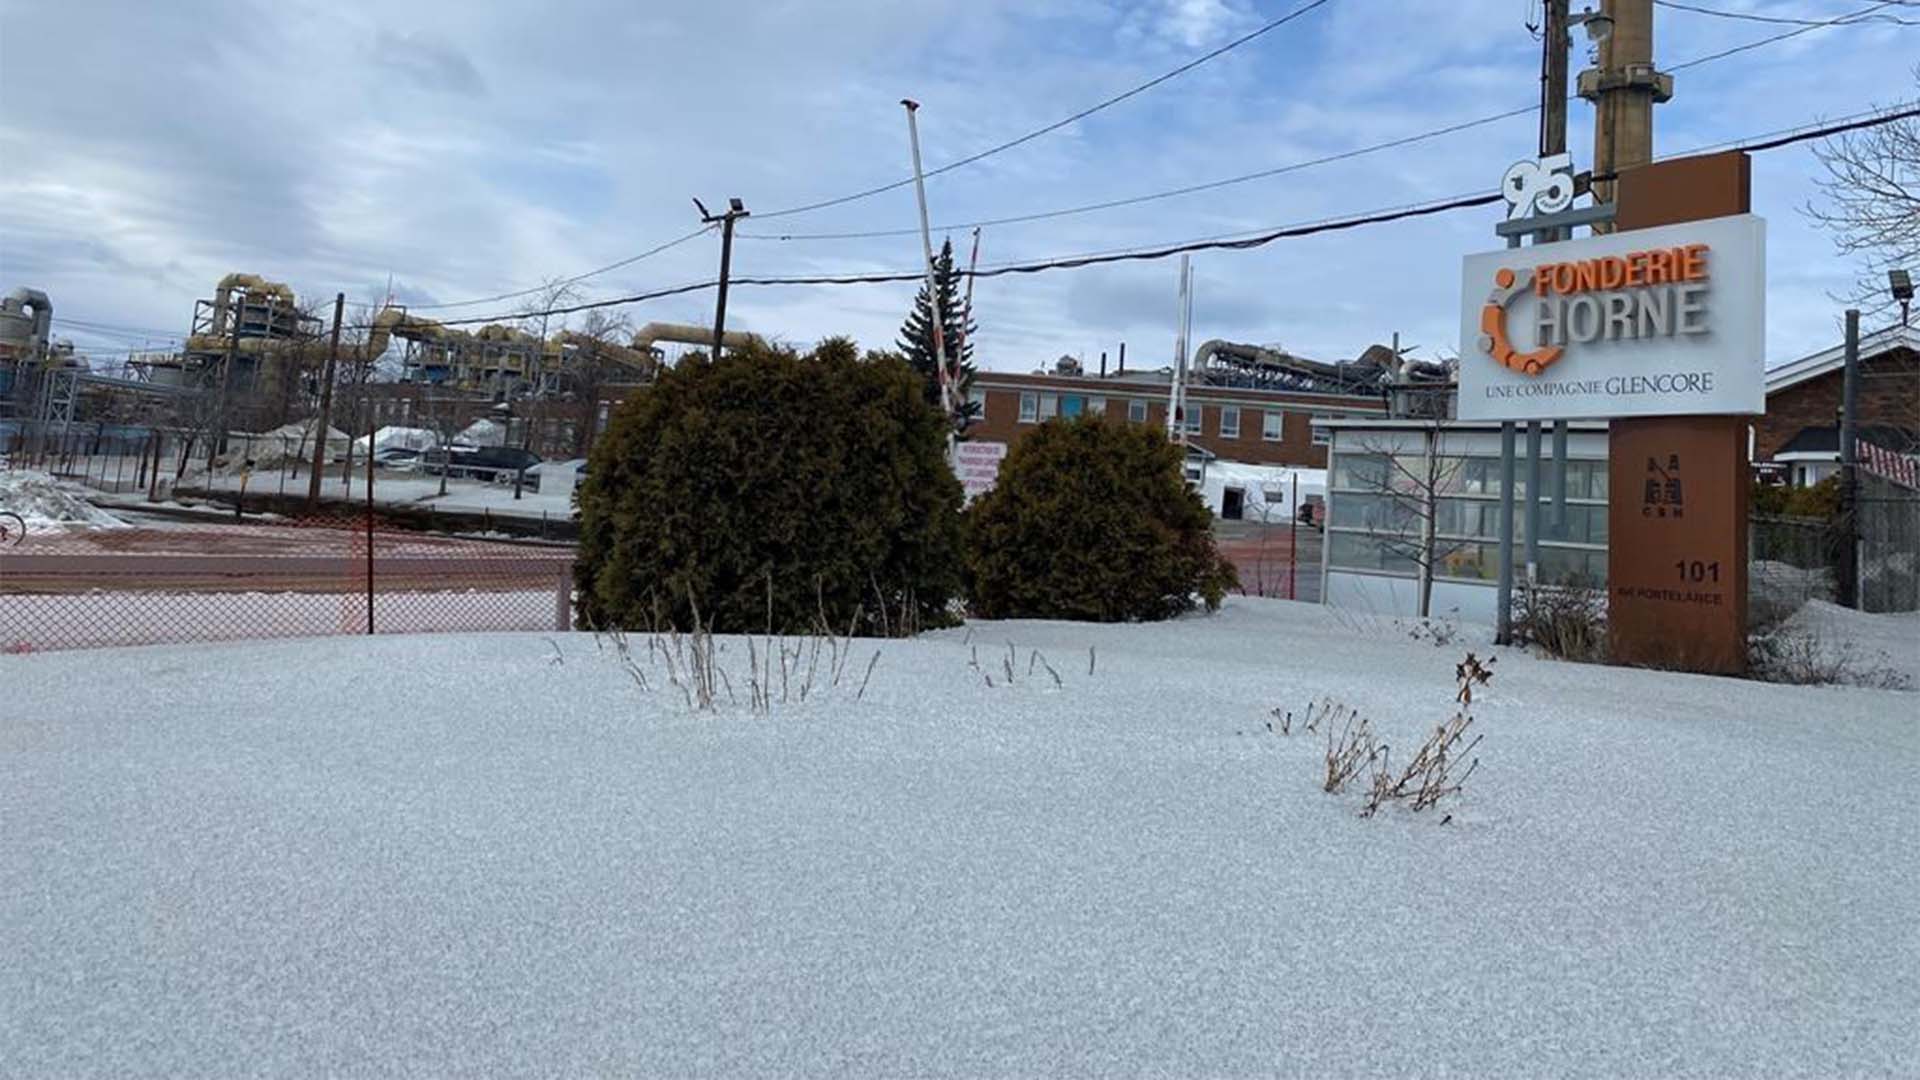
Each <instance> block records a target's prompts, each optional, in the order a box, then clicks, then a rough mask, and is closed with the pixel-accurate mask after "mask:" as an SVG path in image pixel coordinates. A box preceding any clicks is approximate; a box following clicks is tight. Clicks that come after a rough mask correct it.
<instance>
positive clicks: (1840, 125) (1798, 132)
mask: <svg viewBox="0 0 1920 1080" xmlns="http://www.w3.org/2000/svg"><path fill="white" fill-rule="evenodd" d="M1913 117H1920V103H1909V104H1908V105H1906V106H1904V107H1901V108H1899V109H1896V110H1894V111H1888V112H1880V113H1877V114H1875V115H1872V116H1869V117H1866V118H1863V119H1854V120H1848V121H1843V122H1828V123H1824V124H1821V125H1819V126H1809V127H1803V128H1800V129H1788V133H1785V134H1770V135H1763V136H1759V137H1758V139H1759V141H1754V140H1753V139H1752V138H1749V139H1746V140H1736V141H1734V142H1732V143H1729V144H1720V145H1719V146H1716V147H1710V148H1715V149H1717V148H1720V147H1722V146H1724V147H1725V148H1727V149H1738V150H1744V151H1747V152H1750V153H1752V152H1759V151H1765V150H1774V149H1778V148H1780V147H1783V146H1789V145H1792V144H1795V143H1801V142H1808V141H1811V140H1814V139H1823V138H1827V137H1830V136H1833V135H1838V134H1843V133H1845V132H1849V131H1858V130H1861V129H1863V128H1869V127H1878V126H1880V125H1883V124H1889V123H1892V122H1894V121H1896V120H1905V119H1910V118H1913ZM1698 152H1700V150H1699V149H1695V150H1689V151H1687V152H1686V154H1684V155H1664V156H1663V157H1661V158H1660V159H1659V160H1670V159H1671V158H1673V157H1678V156H1687V155H1691V154H1694V153H1698ZM1502 198H1503V196H1502V195H1501V194H1500V193H1499V192H1497V191H1495V192H1482V193H1476V194H1469V195H1461V196H1456V197H1453V198H1449V199H1444V200H1440V201H1437V202H1429V203H1419V204H1414V205H1410V206H1403V207H1396V208H1392V209H1388V210H1379V211H1370V212H1366V213H1362V214H1358V215H1354V216H1349V217H1343V218H1333V219H1326V220H1322V221H1317V222H1311V223H1307V224H1302V225H1287V226H1281V227H1278V228H1272V229H1267V230H1264V231H1260V232H1254V233H1249V234H1242V235H1235V234H1228V235H1226V236H1220V237H1208V238H1203V239H1199V240H1189V241H1182V242H1176V243H1172V244H1165V245H1159V246H1152V247H1140V248H1127V249H1121V250H1118V251H1108V252H1095V253H1089V254H1084V255H1073V256H1063V257H1056V258H1049V259H1040V260H1031V261H1027V262H1015V263H1006V264H1002V265H999V266H990V267H984V268H979V269H975V270H971V271H966V270H961V271H956V273H957V274H959V275H960V276H964V277H973V278H990V277H1001V276H1004V275H1008V274H1035V273H1041V272H1044V271H1048V270H1073V269H1080V268H1083V267H1087V266H1098V265H1104V264H1107V263H1119V262H1134V261H1144V260H1152V259H1162V258H1166V257H1168V256H1171V255H1178V254H1181V253H1183V252H1195V251H1209V250H1212V251H1221V250H1229V251H1243V250H1247V249H1250V248H1257V247H1262V246H1265V245H1266V244H1270V243H1273V242H1274V241H1276V240H1283V239H1293V238H1298V237H1304V236H1312V235H1317V234H1321V233H1328V232H1340V231H1345V230H1348V229H1355V228H1360V227H1363V226H1367V225H1378V224H1384V223H1388V222H1393V221H1400V220H1405V219H1408V218H1416V217H1428V216H1432V215H1436V214H1443V213H1448V212H1451V211H1454V210H1462V209H1468V208H1471V207H1476V206H1486V205H1489V204H1491V203H1495V202H1499V201H1501V200H1502ZM925 274H926V271H925V269H924V268H916V269H913V270H900V271H883V272H878V273H872V274H842V275H814V276H783V277H746V278H739V277H736V278H734V279H733V283H734V284H736V285H765V286H776V285H875V284H890V283H904V282H914V281H920V280H922V279H923V278H924V276H925ZM716 284H718V283H717V282H716V281H700V282H692V283H689V284H685V285H676V286H673V287H671V288H666V289H656V290H653V291H651V292H644V293H637V294H634V295H632V296H620V297H613V298H610V299H606V300H596V301H591V302H588V303H581V304H571V305H567V306H565V307H555V308H551V309H548V310H546V311H536V312H530V313H528V312H522V313H519V314H520V315H527V314H532V315H570V314H573V313H575V312H580V311H591V310H595V309H598V308H607V307H620V306H625V305H628V304H636V303H641V302H643V301H647V300H657V299H661V298H664V297H668V296H678V295H682V294H685V293H691V292H698V291H701V290H703V289H711V288H713V287H714V286H715V285H716ZM503 317H513V316H500V315H493V316H475V317H470V318H465V319H449V320H445V321H444V322H443V324H442V325H448V326H456V325H465V324H471V323H483V322H493V321H498V320H499V319H501V318H503ZM356 329H365V327H364V326H359V327H356Z"/></svg>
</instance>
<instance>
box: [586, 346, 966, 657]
mask: <svg viewBox="0 0 1920 1080" xmlns="http://www.w3.org/2000/svg"><path fill="white" fill-rule="evenodd" d="M945 453H946V429H945V423H944V420H943V418H942V417H941V415H940V412H939V410H938V409H936V408H934V407H932V406H930V405H928V404H927V402H926V400H925V396H924V393H923V390H922V386H921V380H920V378H919V377H918V376H917V375H916V374H915V373H914V372H913V371H912V369H910V368H909V367H908V366H907V365H906V364H905V363H904V362H903V361H902V360H900V359H899V358H898V357H895V356H891V355H887V354H874V353H870V354H868V355H867V356H866V357H865V358H862V357H860V356H859V354H858V352H857V350H856V349H855V347H854V345H853V343H852V342H850V341H847V340H845V339H839V338H834V339H828V340H827V341H824V342H822V343H821V344H820V345H819V346H818V347H817V348H815V349H814V350H813V351H812V352H809V353H807V354H805V355H801V354H799V353H796V352H795V351H793V350H791V349H786V348H776V347H759V346H756V347H748V348H741V349H734V350H729V351H728V352H727V353H726V355H724V356H723V357H722V358H721V359H719V360H717V361H716V360H712V359H710V358H708V357H707V356H706V355H705V354H694V355H692V356H689V357H687V358H685V359H683V360H682V361H681V362H680V363H679V364H677V365H676V366H674V367H673V368H671V369H668V370H665V371H663V372H662V373H661V375H660V377H659V380H658V381H657V382H655V383H654V384H652V385H650V386H648V387H646V388H645V389H643V390H641V391H640V392H638V393H636V394H635V395H634V396H633V397H631V398H629V399H628V400H627V402H626V403H625V404H623V405H622V406H621V407H620V409H619V410H618V412H617V413H616V414H615V415H614V416H613V417H612V418H611V421H610V423H609V425H608V429H607V432H606V434H605V436H604V437H602V438H601V439H600V441H599V442H598V443H597V444H596V445H595V447H594V449H593V453H592V455H591V457H590V458H589V462H588V467H587V474H586V477H585V478H584V479H583V480H582V482H581V485H580V489H579V493H578V495H577V496H576V503H577V508H578V514H579V519H580V549H579V557H578V561H577V562H576V564H575V567H574V581H575V584H576V586H577V587H578V591H579V599H578V611H579V615H580V619H581V622H582V624H583V625H585V626H588V627H592V628H595V629H609V628H614V627H620V628H627V629H633V628H652V627H659V628H665V627H666V626H668V625H671V626H674V627H678V628H681V629H688V628H690V627H691V626H692V625H693V622H694V619H695V609H696V605H697V609H698V618H699V619H700V621H701V623H702V625H705V626H709V627H711V628H712V629H713V630H715V631H716V632H720V633H760V632H765V631H766V630H767V629H768V626H769V622H771V627H772V630H773V631H774V632H777V633H801V632H806V631H809V630H813V629H816V628H817V626H818V623H819V622H820V621H821V620H822V619H823V618H824V620H825V621H826V622H827V623H828V624H830V625H831V626H832V627H833V628H834V629H835V631H836V632H839V633H845V632H846V629H847V627H848V626H849V625H850V623H853V622H854V621H856V620H857V621H858V623H859V624H860V632H861V633H869V632H873V633H879V632H885V633H894V634H898V633H910V632H912V631H913V630H915V629H918V628H921V627H925V626H930V625H943V624H945V623H946V622H949V621H951V615H950V614H949V609H950V606H951V604H952V602H953V601H954V599H955V598H956V596H957V595H958V593H959V590H960V586H961V581H962V562H961V548H960V516H959V509H960V501H961V491H960V484H959V481H958V480H956V479H954V476H953V472H952V470H951V469H950V468H949V467H948V466H947V463H946V458H945ZM769 593H771V599H769ZM769 605H771V619H769Z"/></svg>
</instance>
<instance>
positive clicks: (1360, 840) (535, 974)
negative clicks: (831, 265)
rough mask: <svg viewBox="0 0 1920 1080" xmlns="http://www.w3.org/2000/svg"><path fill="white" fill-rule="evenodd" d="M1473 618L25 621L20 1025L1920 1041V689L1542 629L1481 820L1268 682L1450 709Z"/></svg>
mask: <svg viewBox="0 0 1920 1080" xmlns="http://www.w3.org/2000/svg"><path fill="white" fill-rule="evenodd" d="M1900 630H1901V628H1900V627H1898V626H1894V627H1893V628H1892V630H1890V631H1889V633H1888V636H1887V638H1886V640H1887V641H1888V642H1890V643H1892V644H1893V645H1895V646H1896V647H1899V646H1902V645H1904V646H1905V647H1906V649H1907V650H1908V659H1909V660H1911V659H1912V650H1913V649H1914V648H1916V647H1920V646H1916V644H1915V642H1914V640H1913V638H1912V637H1906V638H1904V640H1902V637H1901V634H1900ZM1466 633H1468V634H1471V633H1473V632H1472V631H1467V632H1466ZM969 636H970V637H971V641H969ZM1008 641H1012V642H1013V643H1014V646H1015V651H1016V660H1015V661H1014V664H1013V666H1014V668H1015V669H1016V675H1017V677H1016V679H1015V681H1014V683H1013V684H1012V685H1010V686H1009V685H1005V680H1004V677H1003V676H1004V671H1001V673H1000V675H999V676H996V678H995V680H994V681H995V683H996V684H998V685H995V686H993V687H991V688H990V687H988V686H987V685H986V683H985V681H984V680H983V679H982V677H981V676H980V675H979V674H978V673H976V672H975V671H974V670H972V669H971V668H970V667H969V659H970V656H971V655H972V653H973V650H974V648H975V647H976V646H977V647H978V650H979V654H980V658H981V662H982V665H983V666H985V667H987V668H989V669H999V668H1000V666H1001V662H1000V657H1001V656H1002V655H1004V652H1005V650H1006V648H1007V645H1006V643H1007V642H1008ZM556 647H557V649H558V650H559V658H558V659H556V658H555V649H556ZM1467 647H1471V648H1475V649H1479V650H1481V651H1482V652H1483V653H1484V651H1485V650H1484V643H1483V642H1474V643H1468V644H1464V645H1462V644H1456V645H1453V646H1449V647H1446V648H1437V647H1435V646H1433V645H1431V644H1426V643H1422V642H1419V641H1415V640H1412V639H1410V638H1409V637H1408V636H1407V633H1406V628H1405V627H1402V626H1399V625H1396V624H1394V623H1392V622H1389V621H1385V620H1364V619H1355V618H1354V617H1353V616H1351V614H1348V615H1347V616H1346V617H1344V618H1342V617H1339V616H1337V615H1336V614H1335V613H1333V612H1329V611H1327V610H1326V609H1322V608H1318V607H1312V606H1307V605H1296V604H1289V603H1286V602H1282V601H1261V600H1248V599H1239V598H1235V599H1230V600H1229V601H1228V603H1227V606H1226V607H1225V609H1224V610H1223V611H1222V612H1221V613H1219V614H1218V615H1216V616H1213V617H1195V618H1190V619H1185V620H1181V621H1178V622H1175V623H1170V624H1163V625H1158V626H1089V625H1076V624H1062V623H999V624H974V625H973V626H971V627H970V628H968V629H966V630H955V631H945V632H941V633H939V634H935V635H929V636H927V637H925V638H923V639H920V640H916V641H911V642H884V643H872V642H863V643H856V650H857V657H856V660H855V661H854V666H855V667H856V668H858V667H863V666H864V664H865V662H866V658H867V656H869V655H870V654H871V652H872V650H874V649H876V648H877V649H878V650H879V652H880V655H881V659H880V662H879V665H878V667H877V669H875V671H874V673H873V677H872V682H871V685H870V686H869V688H868V689H867V691H866V693H865V696H864V700H859V701H855V700H853V698H854V694H853V693H852V691H851V690H850V688H849V686H850V684H851V682H852V676H849V680H848V685H843V686H842V687H841V688H840V689H838V690H835V691H829V692H825V693H823V694H817V695H815V696H813V697H812V698H811V699H810V700H809V701H808V702H807V703H805V704H804V705H785V706H781V705H776V706H775V708H774V710H773V712H772V714H771V715H770V716H761V715H756V714H753V713H752V712H750V711H749V710H747V709H746V708H745V707H744V706H741V707H725V708H723V709H722V710H721V711H720V712H719V713H718V714H714V715H707V714H695V713H692V712H690V711H689V710H688V708H687V707H686V705H685V704H683V703H681V702H680V701H679V700H678V698H677V695H676V694H674V693H673V691H672V690H671V688H670V687H656V689H655V690H653V691H652V692H650V693H649V692H642V691H641V690H639V689H638V688H637V687H636V686H635V685H634V683H633V681H632V680H631V679H630V678H629V677H628V675H627V674H625V673H624V672H622V671H621V670H620V669H619V667H618V666H617V665H616V664H615V663H614V662H613V661H612V659H611V657H610V655H608V654H601V653H598V652H597V651H596V648H595V645H594V643H593V641H592V640H591V639H590V638H587V637H584V636H578V635H561V636H556V637H554V638H553V639H552V642H551V643H550V641H549V640H548V638H547V637H546V636H543V635H538V634H526V635H497V636H486V635H477V636H458V637H418V638H380V639H373V640H367V639H356V638H338V639H331V640H321V641H288V642H274V643H256V644H247V645H234V646H218V647H209V646H182V647H163V648H153V649H144V650H127V651H105V652H91V653H84V654H79V653H70V654H52V655H38V656H21V657H0V686H4V687H5V695H4V702H5V707H4V709H0V880H4V881H6V882H7V883H8V887H7V888H6V889H5V890H0V955H4V956H5V957H6V962H5V963H4V964H0V1074H18V1075H48V1074H68V1075H71V1074H80V1075H85V1074H105V1073H119V1072H142V1073H184V1074H198V1075H205V1074H221V1073H236V1072H246V1073H325V1074H350V1075H392V1074H399V1073H424V1074H436V1075H451V1074H478V1073H502V1072H516V1073H533V1072H538V1073H543V1074H576V1075H577V1074H582V1073H602V1074H623V1075H656V1076H664V1075H672V1076H683V1075H729V1076H731V1075H764V1074H772V1073H800V1074H807V1075H848V1074H853V1075H906V1074H912V1075H955V1076H1004V1075H1095V1074H1102V1075H1106V1074H1122V1075H1142V1074H1153V1075H1182V1076H1188V1075H1222V1074H1242V1075H1244V1074H1286V1075H1313V1076H1320V1075H1358V1074H1368V1075H1406V1074H1422V1075H1443V1074H1444V1075H1463V1076H1476V1077H1478V1076H1495V1075H1509V1076H1545V1075H1554V1076H1563V1075H1586V1076H1622V1075H1643V1076H1705V1075H1714V1076H1719V1075H1729V1074H1765V1075H1776V1076H1777V1075H1804V1076H1836V1075H1847V1074H1873V1075H1914V1074H1915V1073H1916V1072H1920V1043H1916V1041H1915V1039H1914V1036H1913V1029H1912V1018H1913V1017H1914V1015H1916V1014H1917V1013H1920V975H1916V971H1920V935H1917V934H1916V930H1915V926H1916V924H1915V921H1914V918H1913V911H1914V897H1915V896H1916V895H1920V849H1917V848H1916V845H1915V842H1914V838H1915V836H1916V835H1920V801H1916V799H1915V798H1914V791H1915V777H1916V775H1920V722H1917V721H1916V712H1920V710H1916V709H1915V707H1914V706H1915V705H1916V703H1920V696H1917V695H1915V694H1912V693H1901V692H1894V691H1882V690H1868V689H1858V688H1797V687H1783V686H1772V685H1765V684H1760V683H1754V682H1744V681H1733V680H1725V679H1712V678H1703V677H1696V676H1686V675H1674V674H1665V673H1659V672H1650V671H1639V670H1617V669H1608V668H1601V667H1594V666H1584V665H1574V664H1566V663H1555V662H1550V661H1539V660H1533V659H1530V658H1527V657H1525V656H1521V655H1519V654H1515V653H1511V652H1507V651H1505V650H1502V651H1501V653H1500V658H1499V661H1498V663H1497V664H1496V666H1495V670H1496V672H1497V674H1496V675H1495V676H1494V679H1493V682H1492V684H1491V686H1490V687H1488V688H1487V690H1486V692H1485V693H1484V695H1483V697H1482V699H1481V700H1480V701H1479V702H1478V704H1477V706H1476V713H1477V716H1478V717H1479V721H1478V724H1477V725H1476V727H1477V728H1478V729H1482V730H1483V731H1484V736H1485V741H1484V742H1483V743H1482V744H1481V746H1480V748H1479V750H1478V754H1479V756H1480V758H1481V759H1482V765H1481V768H1480V770H1479V772H1478V773H1476V774H1475V775H1474V777H1473V778H1472V780H1471V781H1470V782H1469V787H1468V791H1467V793H1466V796H1465V798H1464V799H1463V800H1462V801H1461V802H1460V804H1459V805H1458V807H1457V808H1456V809H1455V811H1454V816H1453V821H1452V823H1451V824H1446V825H1443V824H1441V823H1440V820H1439V817H1438V815H1436V814H1434V813H1432V812H1428V813H1424V814H1419V815H1414V814H1410V813H1406V812H1400V811H1395V812H1391V813H1387V814H1385V815H1382V816H1380V817H1376V818H1372V819H1362V818H1359V817H1358V816H1356V811H1357V809H1358V805H1359V804H1358V799H1357V796H1353V795H1347V796H1334V795H1327V794H1323V793H1322V792H1321V791H1320V790H1319V786H1318V783H1317V773H1318V771H1319V770H1320V767H1321V762H1320V756H1321V751H1322V749H1323V743H1322V742H1321V741H1320V740H1319V739H1318V737H1316V736H1313V735H1303V734H1295V735H1293V736H1291V737H1284V738H1283V737H1281V736H1278V735H1275V734H1270V733H1268V732H1267V730H1266V729H1265V726H1264V721H1265V719H1266V715H1267V711H1268V710H1269V709H1271V708H1273V707H1275V706H1280V707H1283V708H1286V709H1291V710H1294V711H1295V712H1296V713H1297V712H1299V711H1300V710H1301V709H1302V708H1303V707H1304V706H1305V705H1306V704H1307V703H1308V701H1310V700H1311V699H1313V698H1316V697H1319V696H1321V695H1326V694H1333V695H1337V696H1339V697H1341V698H1343V699H1345V700H1347V701H1349V702H1351V703H1352V704H1354V705H1356V706H1358V707H1360V708H1361V709H1363V710H1364V711H1365V712H1366V713H1367V714H1368V715H1369V716H1371V717H1372V718H1373V721H1374V724H1375V726H1376V727H1377V728H1378V729H1379V730H1380V732H1381V734H1382V736H1383V737H1384V738H1386V739H1388V740H1389V741H1391V742H1393V743H1394V744H1395V745H1396V746H1405V745H1408V744H1409V741H1410V740H1412V739H1414V738H1416V737H1417V736H1418V735H1419V734H1420V733H1421V732H1422V731H1423V730H1424V729H1425V728H1426V727H1427V726H1428V725H1430V724H1433V723H1435V722H1437V721H1439V720H1441V719H1443V718H1444V717H1445V716H1447V715H1448V713H1449V712H1450V707H1451V689H1452V674H1453V665H1454V663H1455V662H1456V661H1457V660H1458V659H1459V657H1460V654H1461V652H1462V650H1463V648H1467ZM1036 648H1037V649H1039V650H1040V651H1041V652H1042V653H1043V654H1044V658H1045V660H1046V662H1047V663H1048V664H1050V665H1052V666H1053V667H1054V668H1055V669H1056V670H1057V671H1058V673H1059V676H1060V679H1061V681H1062V683H1063V685H1062V686H1061V687H1058V688H1056V686H1055V685H1054V681H1053V679H1052V678H1051V677H1049V676H1047V675H1046V673H1045V671H1044V670H1041V669H1039V668H1036V669H1035V670H1036V675H1035V676H1032V677H1030V676H1028V675H1027V670H1028V664H1029V663H1030V662H1031V661H1030V657H1031V652H1030V650H1033V649H1036ZM1090 648H1092V649H1093V650H1094V654H1093V657H1092V659H1093V661H1094V662H1095V665H1096V666H1095V670H1094V671H1093V672H1092V673H1091V674H1089V672H1088V666H1089V649H1090ZM741 649H742V646H741V644H740V643H739V642H737V641H736V642H733V643H731V644H730V645H729V648H728V652H727V654H726V656H725V657H724V661H723V662H724V663H725V664H726V665H727V666H728V667H729V668H730V669H731V671H732V673H733V679H734V682H735V685H736V686H737V687H740V692H741V694H742V695H743V696H744V694H745V689H744V675H745V673H746V671H747V658H746V657H745V656H744V655H743V654H742V652H741ZM642 651H643V652H644V651H645V650H644V648H643V649H642ZM662 674H663V673H662V672H660V671H659V670H658V669H656V670H655V672H654V678H655V681H656V683H659V682H661V681H663V680H662V678H661V676H662Z"/></svg>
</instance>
